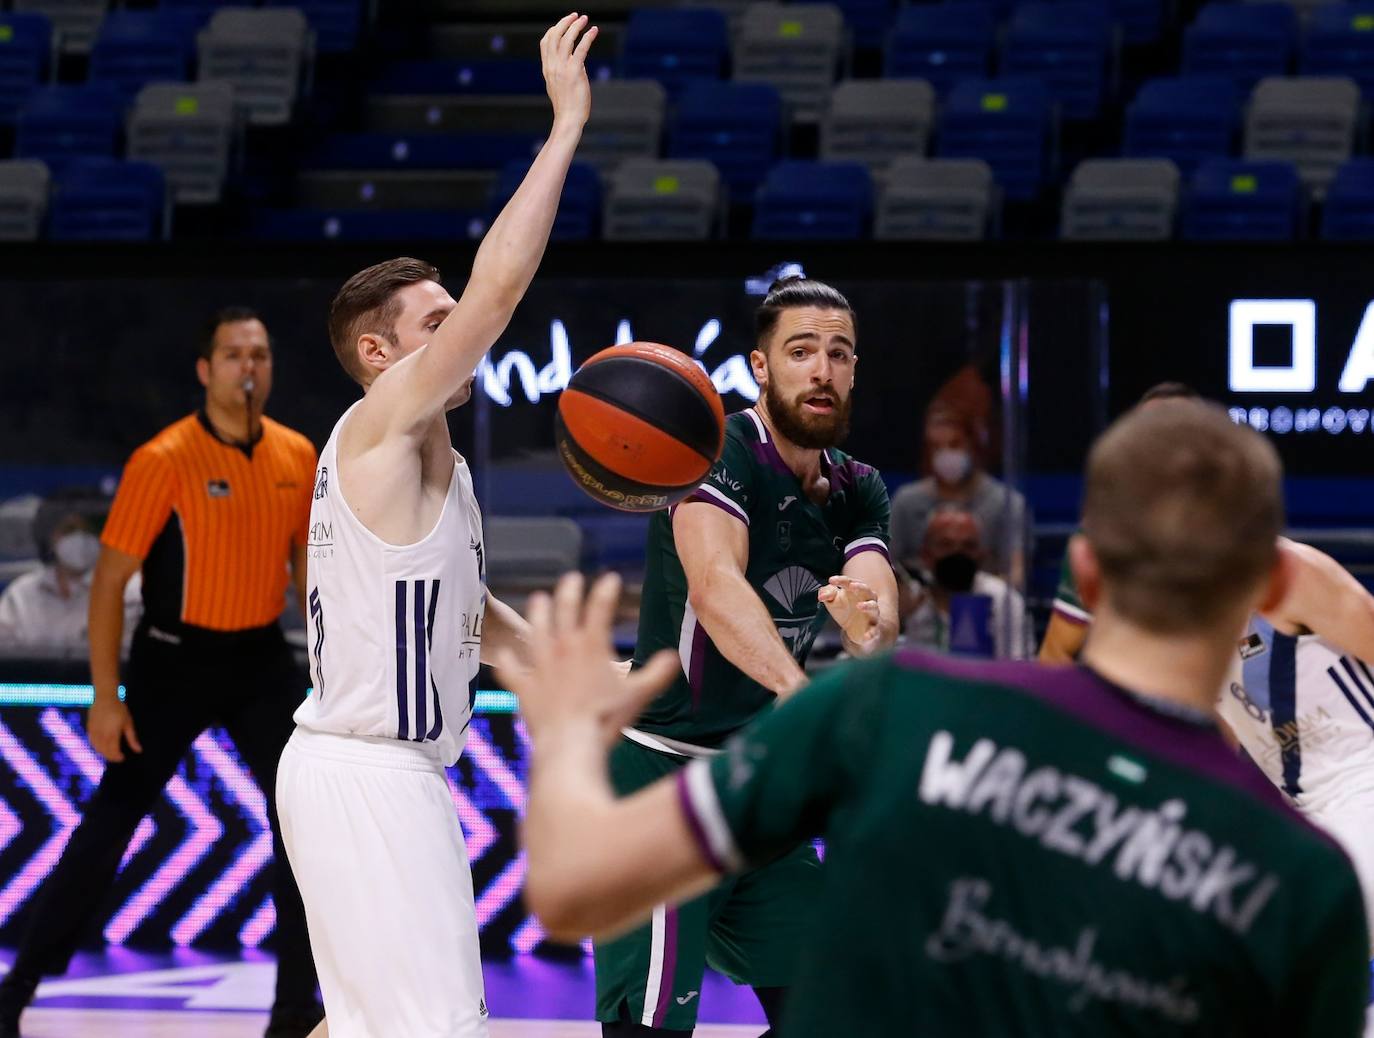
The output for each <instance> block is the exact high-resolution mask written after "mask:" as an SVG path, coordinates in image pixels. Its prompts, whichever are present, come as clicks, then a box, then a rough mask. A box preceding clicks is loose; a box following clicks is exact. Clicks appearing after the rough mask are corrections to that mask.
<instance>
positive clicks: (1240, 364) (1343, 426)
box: [1228, 299, 1374, 436]
mask: <svg viewBox="0 0 1374 1038" xmlns="http://www.w3.org/2000/svg"><path fill="white" fill-rule="evenodd" d="M1257 328H1274V329H1278V330H1280V332H1281V333H1283V334H1285V335H1286V338H1287V342H1288V351H1287V357H1286V361H1285V362H1283V363H1278V364H1272V363H1261V362H1259V361H1258V360H1257V358H1256V352H1257V351H1256V345H1255V338H1256V335H1255V332H1256V329H1257ZM1228 340H1229V341H1228V385H1229V387H1230V390H1231V392H1233V393H1275V394H1279V393H1282V394H1301V395H1302V396H1305V397H1308V398H1309V399H1308V400H1307V401H1303V400H1301V399H1299V400H1296V401H1293V400H1285V401H1284V402H1282V403H1279V404H1277V405H1269V406H1260V405H1258V404H1239V403H1237V404H1235V405H1233V406H1231V407H1230V408H1229V412H1230V415H1231V419H1232V421H1234V422H1236V423H1238V424H1241V425H1249V426H1251V427H1252V428H1254V429H1257V430H1259V431H1260V432H1264V433H1272V434H1274V435H1276V436H1286V435H1288V434H1290V433H1293V434H1299V435H1301V434H1305V433H1322V434H1325V435H1328V436H1339V435H1342V434H1344V433H1351V434H1354V435H1359V434H1361V433H1366V432H1371V431H1374V423H1372V422H1371V414H1370V409H1369V408H1368V407H1350V406H1348V405H1345V404H1337V403H1334V402H1331V401H1330V399H1329V397H1328V399H1327V400H1323V401H1318V400H1316V399H1311V398H1313V397H1314V396H1316V395H1318V394H1319V391H1320V390H1321V386H1320V384H1319V382H1320V380H1319V377H1318V375H1319V371H1320V368H1319V365H1318V360H1319V357H1318V337H1317V303H1316V301H1315V300H1312V299H1236V300H1233V301H1232V302H1231V306H1230V321H1229V334H1228ZM1371 379H1374V303H1370V304H1369V305H1368V306H1367V307H1366V308H1365V311H1364V316H1363V318H1362V319H1361V320H1360V326H1359V329H1358V330H1357V331H1356V333H1355V338H1354V341H1353V342H1352V343H1351V344H1350V348H1349V352H1348V353H1347V354H1346V358H1345V364H1344V365H1343V367H1342V369H1341V374H1340V378H1339V379H1337V380H1336V385H1335V390H1336V391H1337V392H1338V393H1342V394H1356V393H1363V392H1364V391H1365V388H1366V387H1367V386H1368V385H1369V382H1370V380H1371ZM1318 404H1320V406H1314V405H1318Z"/></svg>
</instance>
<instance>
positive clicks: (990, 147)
mask: <svg viewBox="0 0 1374 1038" xmlns="http://www.w3.org/2000/svg"><path fill="white" fill-rule="evenodd" d="M1053 130H1054V107H1053V103H1052V102H1051V100H1050V93H1049V88H1048V87H1046V86H1045V84H1044V83H1042V82H1041V81H1040V80H1038V79H1010V78H1008V79H970V80H965V81H964V82H962V83H960V84H959V85H958V86H956V87H955V88H954V89H953V90H952V91H951V92H950V95H949V98H948V99H947V100H946V102H945V110H944V115H943V118H942V119H941V122H940V128H939V131H938V136H937V139H936V148H935V153H936V155H937V156H939V157H940V158H946V159H982V160H983V161H985V162H986V163H987V164H988V165H989V166H991V167H992V171H993V174H994V176H995V177H996V178H997V183H998V184H999V185H1001V187H1002V189H1003V191H1004V192H1005V194H1006V197H1007V198H1008V199H1012V200H1015V201H1030V200H1032V199H1034V198H1035V197H1036V196H1037V195H1039V193H1040V191H1041V189H1042V188H1043V187H1044V186H1045V184H1046V182H1047V181H1048V180H1049V178H1050V175H1051V172H1052V169H1053V166H1054V153H1053V147H1052V145H1053V141H1052V135H1053Z"/></svg>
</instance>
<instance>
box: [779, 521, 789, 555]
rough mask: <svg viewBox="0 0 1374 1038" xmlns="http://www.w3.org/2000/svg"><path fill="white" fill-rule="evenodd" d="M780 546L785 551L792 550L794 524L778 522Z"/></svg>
mask: <svg viewBox="0 0 1374 1038" xmlns="http://www.w3.org/2000/svg"><path fill="white" fill-rule="evenodd" d="M778 547H779V548H781V549H782V550H783V551H791V550H792V524H791V523H778Z"/></svg>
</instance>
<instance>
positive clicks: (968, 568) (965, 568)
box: [931, 551, 978, 595]
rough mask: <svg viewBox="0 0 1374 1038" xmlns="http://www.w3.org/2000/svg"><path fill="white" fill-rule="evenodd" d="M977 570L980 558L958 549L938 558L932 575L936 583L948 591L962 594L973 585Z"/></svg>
mask: <svg viewBox="0 0 1374 1038" xmlns="http://www.w3.org/2000/svg"><path fill="white" fill-rule="evenodd" d="M977 572H978V560H977V559H975V558H974V557H973V556H972V555H965V554H964V553H963V552H961V551H957V552H955V553H954V554H953V555H946V556H945V557H944V558H942V559H940V560H938V561H937V562H936V563H935V570H934V572H933V573H932V574H931V575H932V576H933V577H934V578H935V583H937V584H939V585H940V587H942V588H944V589H945V590H946V591H952V592H954V593H955V594H957V595H962V594H964V593H966V592H967V591H968V590H969V589H970V588H972V587H973V578H974V576H975V575H976V574H977Z"/></svg>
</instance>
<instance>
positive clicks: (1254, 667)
mask: <svg viewBox="0 0 1374 1038" xmlns="http://www.w3.org/2000/svg"><path fill="white" fill-rule="evenodd" d="M1219 706H1220V712H1221V716H1222V717H1223V718H1224V719H1225V721H1226V723H1227V724H1229V725H1230V726H1231V728H1232V729H1233V730H1234V731H1235V733H1236V737H1237V738H1238V739H1239V740H1240V743H1241V745H1242V746H1243V747H1245V751H1246V752H1247V753H1248V754H1249V755H1250V757H1251V758H1252V759H1253V760H1254V762H1255V763H1256V764H1258V765H1259V767H1260V768H1262V769H1263V770H1264V773H1265V774H1266V775H1268V776H1269V779H1270V781H1272V782H1273V783H1274V785H1276V786H1278V787H1279V788H1280V789H1282V790H1283V791H1284V792H1285V793H1287V794H1288V796H1289V797H1290V798H1292V800H1293V801H1294V803H1296V804H1297V805H1298V806H1299V807H1301V808H1304V809H1311V810H1321V809H1322V808H1324V807H1328V806H1330V805H1332V804H1333V803H1335V802H1338V801H1344V800H1346V799H1348V798H1352V797H1364V796H1368V795H1370V794H1374V673H1371V671H1370V668H1369V666H1367V665H1366V664H1365V663H1363V662H1362V661H1360V660H1356V659H1351V658H1350V657H1348V656H1342V655H1341V653H1340V651H1339V650H1338V649H1336V648H1334V647H1333V646H1331V645H1330V644H1328V643H1327V642H1324V641H1323V640H1322V639H1321V638H1319V637H1317V636H1316V635H1301V636H1293V635H1286V634H1281V633H1279V632H1278V631H1275V630H1274V628H1273V627H1272V626H1271V625H1270V624H1268V623H1267V622H1265V620H1264V619H1263V618H1262V617H1258V616H1256V617H1255V618H1254V619H1253V620H1252V621H1251V626H1250V630H1249V632H1248V633H1247V634H1246V637H1245V638H1243V639H1242V640H1241V642H1240V652H1239V653H1238V655H1237V658H1236V660H1235V664H1234V666H1233V668H1232V674H1231V677H1230V680H1229V681H1228V683H1227V687H1226V688H1224V689H1223V690H1222V694H1221V701H1220V703H1219Z"/></svg>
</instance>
